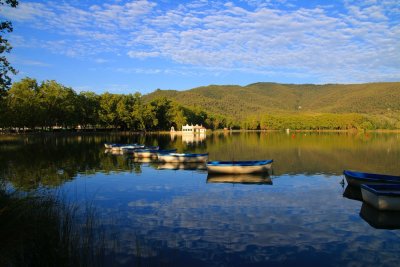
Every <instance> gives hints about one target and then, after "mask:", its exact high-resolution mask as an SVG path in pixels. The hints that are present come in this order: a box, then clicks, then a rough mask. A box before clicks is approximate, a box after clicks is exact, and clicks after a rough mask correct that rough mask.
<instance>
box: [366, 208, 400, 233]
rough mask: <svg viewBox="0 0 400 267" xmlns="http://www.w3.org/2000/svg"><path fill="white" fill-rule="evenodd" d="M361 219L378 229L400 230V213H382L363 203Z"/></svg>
mask: <svg viewBox="0 0 400 267" xmlns="http://www.w3.org/2000/svg"><path fill="white" fill-rule="evenodd" d="M360 217H361V218H363V219H364V220H365V221H366V222H367V223H368V224H369V225H371V226H372V227H374V228H376V229H390V230H393V229H400V211H381V210H377V209H375V208H374V207H372V206H370V205H368V204H367V203H363V204H362V206H361V210H360Z"/></svg>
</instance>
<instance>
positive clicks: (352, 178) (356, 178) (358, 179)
mask: <svg viewBox="0 0 400 267" xmlns="http://www.w3.org/2000/svg"><path fill="white" fill-rule="evenodd" d="M343 174H344V176H345V177H346V181H347V183H348V184H349V185H353V186H360V185H362V184H399V183H400V176H393V175H386V174H374V173H365V172H356V171H348V170H345V171H343Z"/></svg>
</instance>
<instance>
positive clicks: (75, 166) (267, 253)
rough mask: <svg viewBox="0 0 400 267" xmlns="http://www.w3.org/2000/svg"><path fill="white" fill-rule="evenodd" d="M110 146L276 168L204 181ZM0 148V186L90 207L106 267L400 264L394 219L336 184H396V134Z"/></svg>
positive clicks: (8, 141)
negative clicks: (371, 177)
mask: <svg viewBox="0 0 400 267" xmlns="http://www.w3.org/2000/svg"><path fill="white" fill-rule="evenodd" d="M104 142H120V143H133V142H138V143H145V144H146V145H159V146H160V147H161V148H177V149H178V151H179V152H199V153H200V152H209V155H210V159H211V160H255V159H274V165H273V171H272V172H271V174H270V175H269V176H256V175H252V176H240V177H235V176H222V177H221V176H208V175H207V172H206V171H205V170H202V167H203V166H196V165H195V166H166V165H162V166H160V165H158V164H157V163H154V162H136V160H135V159H132V158H129V157H127V156H125V155H112V154H110V153H105V150H104V147H103V143H104ZM0 144H1V146H0V175H1V179H3V180H6V181H8V182H10V183H11V184H12V186H13V187H15V188H18V189H21V190H26V191H31V190H35V189H37V188H43V187H45V188H50V189H51V190H57V191H62V192H63V193H64V194H66V195H67V197H68V198H70V199H73V200H74V201H90V202H92V203H93V205H94V206H95V207H96V210H97V211H98V215H97V216H98V218H97V219H98V220H99V221H100V222H101V225H102V226H104V228H105V229H106V233H107V240H108V242H109V243H110V244H114V245H110V246H109V247H110V249H109V251H107V261H109V262H110V264H111V263H114V264H115V265H117V266H132V265H135V266H141V265H143V266H154V265H155V266H266V265H268V266H338V265H340V266H368V265H369V266H370V265H373V264H377V265H378V266H398V265H399V260H400V254H399V252H400V230H397V229H396V228H399V229H400V219H399V218H400V216H399V214H397V213H390V214H388V213H380V212H377V211H375V210H373V209H371V208H369V207H368V206H366V205H363V204H362V202H361V201H359V200H357V199H358V198H359V192H357V191H354V190H352V189H351V188H347V187H346V184H344V185H343V186H342V184H341V181H342V179H343V177H342V175H341V173H342V171H343V169H355V170H362V171H366V172H377V173H388V174H397V175H400V164H399V159H400V135H399V134H332V133H329V134H328V133H324V134H316V133H312V134H310V133H307V134H304V133H302V134H295V135H292V134H289V135H287V134H284V133H240V134H239V133H237V134H236V133H234V134H214V135H209V136H207V138H205V139H204V140H190V138H189V139H187V138H185V139H182V137H181V136H170V135H160V136H156V135H153V136H140V135H131V136H128V135H96V136H94V135H86V136H72V137H62V136H58V137H0ZM183 167H188V168H193V169H188V170H185V169H179V168H183ZM168 168H175V169H168ZM379 228H392V229H391V230H388V229H379ZM115 244H116V245H115Z"/></svg>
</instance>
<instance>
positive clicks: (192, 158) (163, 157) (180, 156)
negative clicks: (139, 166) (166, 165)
mask: <svg viewBox="0 0 400 267" xmlns="http://www.w3.org/2000/svg"><path fill="white" fill-rule="evenodd" d="M158 160H159V161H160V162H184V163H186V162H206V161H207V160H208V153H203V154H194V153H168V154H158Z"/></svg>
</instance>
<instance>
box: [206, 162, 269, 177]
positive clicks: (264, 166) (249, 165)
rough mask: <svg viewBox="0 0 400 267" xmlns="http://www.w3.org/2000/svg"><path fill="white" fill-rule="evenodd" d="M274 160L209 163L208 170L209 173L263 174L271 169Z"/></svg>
mask: <svg viewBox="0 0 400 267" xmlns="http://www.w3.org/2000/svg"><path fill="white" fill-rule="evenodd" d="M272 162H273V160H272V159H271V160H255V161H209V162H207V169H208V172H209V173H232V174H241V173H262V172H268V170H270V169H271V165H272Z"/></svg>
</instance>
